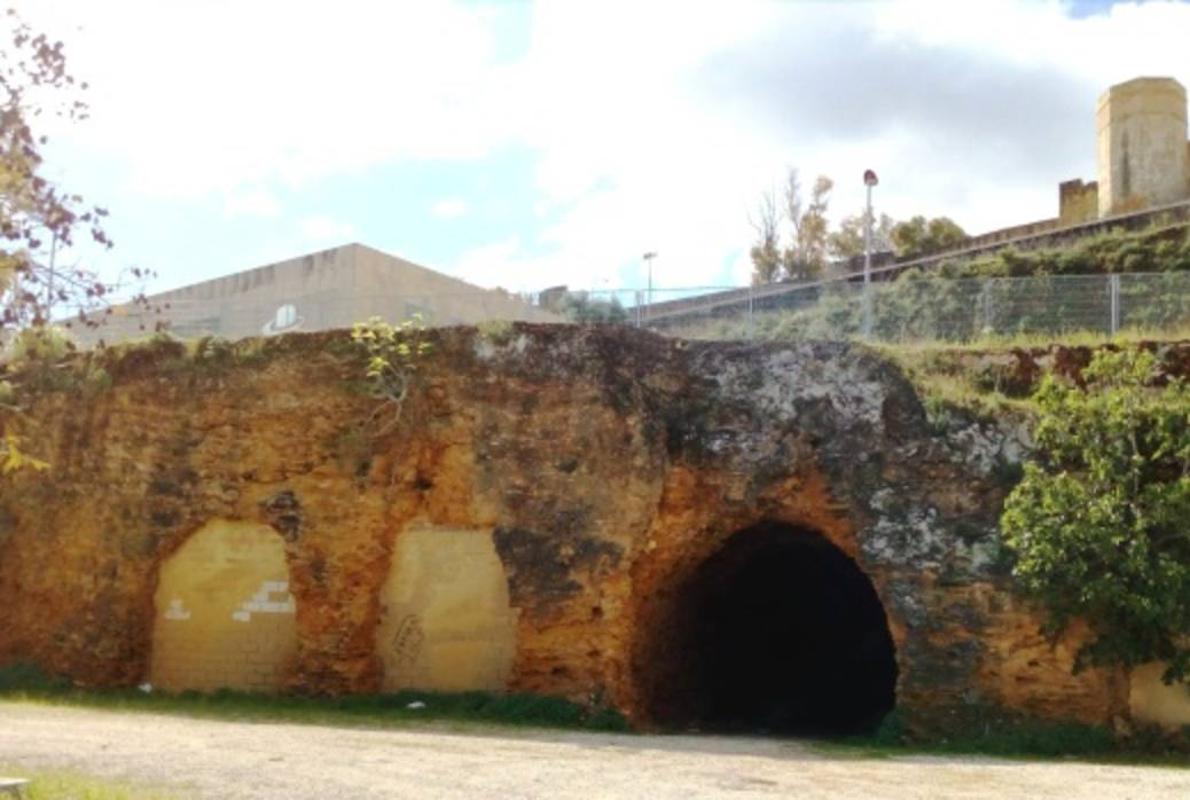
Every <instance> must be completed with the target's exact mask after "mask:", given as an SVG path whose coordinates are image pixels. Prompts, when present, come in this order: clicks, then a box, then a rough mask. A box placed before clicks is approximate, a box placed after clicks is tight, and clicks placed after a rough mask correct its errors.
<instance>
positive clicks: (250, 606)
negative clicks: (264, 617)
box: [231, 581, 296, 622]
mask: <svg viewBox="0 0 1190 800" xmlns="http://www.w3.org/2000/svg"><path fill="white" fill-rule="evenodd" d="M277 595H280V596H281V599H280V600H278V599H276V596H277ZM295 610H296V603H295V602H294V599H293V595H291V594H290V593H289V583H288V582H286V581H265V582H264V583H262V584H260V588H259V589H257V590H256V594H254V595H252V597H250V598H248V599H247V600H245V601H244V602H243V603H240V607H239V608H238V609H236V610H235V611H233V612H232V613H231V618H232V619H233V620H235V621H236V622H251V621H252V615H253V614H292V613H294V611H295Z"/></svg>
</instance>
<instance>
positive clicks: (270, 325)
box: [79, 244, 561, 343]
mask: <svg viewBox="0 0 1190 800" xmlns="http://www.w3.org/2000/svg"><path fill="white" fill-rule="evenodd" d="M150 305H151V307H152V309H153V310H151V311H150V312H147V313H146V312H144V311H142V310H140V309H138V308H135V307H130V306H126V307H120V308H116V309H115V310H114V311H115V313H114V314H113V315H112V317H111V318H110V319H109V320H108V321H107V323H106V324H105V325H104V326H103V327H102V328H100V329H98V330H96V331H91V332H87V331H83V332H80V334H79V338H80V339H82V340H83V341H84V342H86V343H92V342H93V341H95V340H96V339H98V338H103V339H104V341H106V342H109V343H110V342H115V341H121V340H124V339H130V338H138V337H143V336H147V335H149V334H151V333H152V332H153V329H154V327H155V326H156V325H157V324H158V323H164V324H165V325H166V326H167V328H168V330H169V331H170V332H172V333H173V334H175V335H177V336H180V337H182V338H191V337H198V336H207V335H215V336H222V337H224V338H228V339H241V338H245V337H249V336H261V335H265V336H268V335H272V334H276V333H287V332H291V331H318V330H330V329H335V328H350V327H351V326H352V325H354V324H355V323H357V322H362V321H364V320H366V319H368V318H369V317H372V316H378V317H382V318H383V319H385V320H387V321H389V322H400V321H403V320H405V319H408V318H409V317H410V316H412V315H413V314H414V313H418V314H421V315H422V316H423V317H424V319H425V322H426V324H427V325H464V324H470V325H473V324H476V323H479V322H484V321H486V320H509V321H527V322H560V321H561V319H560V318H559V317H558V316H557V315H555V314H552V313H550V312H548V311H546V310H544V309H541V308H538V307H536V306H533V305H531V304H530V303H527V302H525V301H523V300H521V299H520V298H518V297H515V296H513V295H510V294H507V293H505V292H502V291H498V290H491V289H484V288H481V287H479V286H474V285H472V284H469V283H467V282H465V281H461V280H458V279H457V278H452V277H450V276H448V275H443V274H441V273H439V272H435V271H434V270H431V269H426V268H425V267H421V266H418V265H417V264H413V263H411V262H408V261H405V260H403V259H400V258H397V257H395V256H391V255H389V254H387V253H383V252H381V251H379V250H374V249H372V248H370V247H365V246H363V245H359V244H351V245H345V246H343V247H337V248H334V249H331V250H324V251H321V252H318V253H312V254H310V255H306V256H302V257H300V258H294V259H290V260H288V261H282V262H278V263H276V264H268V265H265V266H262V267H257V268H255V269H250V270H246V271H244V272H238V273H235V274H232V275H227V276H224V277H222V278H216V279H214V280H210V281H204V282H202V283H197V284H194V285H192V286H186V287H182V288H180V289H175V290H172V291H169V292H163V293H160V294H156V295H153V296H151V297H150Z"/></svg>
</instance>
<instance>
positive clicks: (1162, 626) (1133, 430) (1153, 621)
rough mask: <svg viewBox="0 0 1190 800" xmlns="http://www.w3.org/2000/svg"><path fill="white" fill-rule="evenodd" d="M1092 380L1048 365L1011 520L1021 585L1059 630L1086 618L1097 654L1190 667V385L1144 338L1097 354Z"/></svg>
mask: <svg viewBox="0 0 1190 800" xmlns="http://www.w3.org/2000/svg"><path fill="white" fill-rule="evenodd" d="M1083 379H1084V380H1085V382H1086V388H1085V389H1082V388H1079V387H1078V386H1076V385H1074V384H1073V383H1070V382H1068V381H1064V380H1060V379H1057V378H1055V377H1053V376H1052V375H1051V376H1047V377H1046V378H1044V379H1043V380H1042V383H1041V386H1040V387H1039V389H1038V391H1037V394H1036V395H1035V400H1036V402H1037V405H1038V407H1039V409H1040V419H1039V421H1038V424H1037V427H1036V430H1035V433H1034V436H1035V439H1036V442H1037V453H1036V459H1035V460H1034V461H1032V462H1031V463H1028V464H1026V465H1025V470H1024V477H1023V479H1022V480H1021V482H1020V483H1019V484H1018V485H1017V487H1016V488H1015V489H1014V490H1013V492H1012V494H1011V495H1009V497H1008V499H1007V501H1006V502H1005V509H1004V515H1003V517H1002V519H1001V526H1002V529H1003V533H1004V538H1005V542H1006V544H1007V545H1008V546H1009V547H1010V548H1011V549H1012V550H1013V551H1014V552H1015V554H1016V557H1017V561H1016V566H1015V568H1014V574H1015V575H1016V577H1017V579H1018V582H1019V586H1020V587H1021V589H1023V590H1024V591H1025V592H1026V593H1027V594H1028V595H1029V596H1031V597H1033V598H1034V599H1036V600H1037V601H1039V602H1040V603H1041V604H1042V606H1043V607H1044V608H1045V609H1046V611H1047V612H1048V621H1047V629H1048V631H1049V632H1050V633H1051V634H1053V635H1057V634H1058V633H1060V632H1062V631H1063V630H1065V629H1066V628H1067V626H1068V625H1069V624H1070V623H1071V622H1072V621H1073V620H1075V619H1080V618H1081V619H1084V620H1086V621H1087V622H1088V623H1089V624H1090V626H1091V630H1092V634H1093V635H1092V638H1091V640H1090V641H1089V642H1088V643H1086V644H1085V645H1084V646H1083V647H1082V648H1081V649H1080V651H1079V652H1078V655H1077V658H1076V662H1075V670H1076V671H1078V670H1080V669H1083V668H1084V667H1087V666H1098V665H1122V666H1126V667H1129V666H1134V665H1138V664H1142V663H1146V662H1151V661H1164V662H1166V663H1167V664H1168V669H1167V671H1166V673H1165V680H1166V681H1167V682H1175V681H1186V680H1187V678H1188V677H1190V675H1188V673H1190V386H1188V385H1187V384H1186V382H1185V381H1183V380H1180V379H1169V380H1167V381H1166V382H1165V383H1164V385H1161V386H1157V385H1155V383H1156V382H1157V362H1156V359H1155V358H1154V356H1153V355H1151V354H1150V353H1147V352H1145V351H1141V350H1132V351H1121V352H1115V353H1113V352H1108V351H1100V352H1098V353H1096V354H1095V356H1094V358H1093V359H1092V361H1091V364H1090V365H1089V366H1088V367H1087V368H1086V370H1085V371H1084V372H1083Z"/></svg>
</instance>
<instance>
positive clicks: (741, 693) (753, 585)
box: [637, 523, 897, 734]
mask: <svg viewBox="0 0 1190 800" xmlns="http://www.w3.org/2000/svg"><path fill="white" fill-rule="evenodd" d="M645 635H646V636H649V637H650V638H651V639H652V641H651V642H648V643H646V646H645V648H644V650H643V652H644V654H645V655H644V658H645V660H644V662H643V663H642V664H638V667H637V668H638V670H640V669H643V670H644V672H645V673H646V674H644V675H642V676H640V677H639V678H638V679H639V680H641V682H642V684H643V685H644V686H645V687H646V688H645V691H644V696H643V697H642V700H643V703H644V706H645V707H644V711H645V712H646V713H647V715H648V717H649V718H651V719H652V720H653V721H654V722H656V723H660V724H661V725H667V726H676V727H685V726H690V725H694V726H698V727H699V728H701V729H717V730H746V731H763V732H774V733H793V734H832V733H847V732H858V731H863V730H870V729H871V728H873V727H874V726H875V725H876V724H878V723H879V721H880V719H881V718H883V716H884V715H885V714H886V713H887V712H888V711H890V710H891V709H892V707H893V705H894V703H895V692H896V679H897V666H896V659H895V652H894V645H893V640H892V637H891V635H890V633H889V629H888V624H887V620H886V617H885V613H884V609H883V607H882V605H881V603H880V599H879V597H878V596H877V594H876V591H875V589H874V588H873V586H872V583H871V581H870V580H869V579H868V577H867V576H866V575H864V573H863V572H862V571H861V570H860V568H859V567H858V565H857V564H856V563H855V561H854V560H852V559H851V558H849V557H848V556H847V555H845V554H844V553H843V552H842V551H841V550H839V549H838V548H837V547H835V546H834V545H833V544H831V542H830V541H828V540H827V539H826V538H825V537H823V536H822V535H820V534H818V533H817V532H815V531H811V530H806V529H802V528H797V527H794V526H791V525H786V524H781V523H762V524H759V525H755V526H752V527H750V528H746V529H744V530H741V531H739V532H738V533H736V534H734V535H732V536H731V537H730V538H729V539H728V540H727V542H726V543H725V544H724V545H723V546H722V547H721V548H720V549H719V550H718V551H716V552H715V553H713V554H712V555H711V556H710V557H708V558H707V559H706V560H705V561H703V562H702V564H700V565H699V566H698V567H697V568H696V569H694V570H693V571H691V572H690V573H689V574H688V575H687V576H685V577H684V578H683V579H682V581H681V584H680V585H679V586H677V587H675V589H674V591H673V593H672V595H671V597H670V599H669V600H668V601H667V602H666V603H665V610H664V611H663V612H662V613H661V614H660V615H659V616H658V617H657V618H656V619H655V620H654V621H653V623H652V624H651V625H650V628H649V630H648V631H647V632H646V634H645Z"/></svg>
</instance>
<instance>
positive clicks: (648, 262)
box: [641, 250, 657, 318]
mask: <svg viewBox="0 0 1190 800" xmlns="http://www.w3.org/2000/svg"><path fill="white" fill-rule="evenodd" d="M656 257H657V253H656V251H654V250H650V251H649V252H647V253H645V254H644V255H643V256H641V258H643V259H644V260H645V266H646V267H647V268H648V272H649V292H648V294H647V295H646V300H645V317H646V318H648V316H649V309H650V308H651V307H652V305H653V259H654V258H656Z"/></svg>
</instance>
